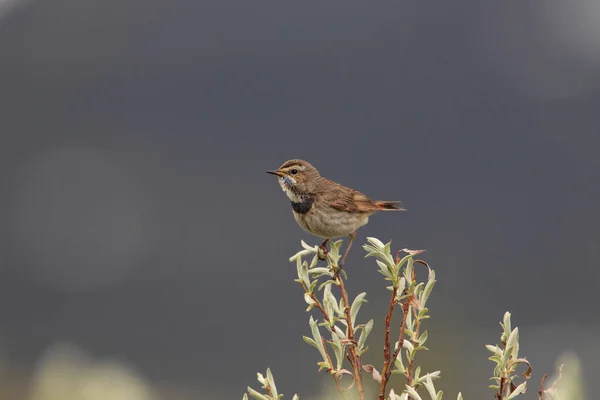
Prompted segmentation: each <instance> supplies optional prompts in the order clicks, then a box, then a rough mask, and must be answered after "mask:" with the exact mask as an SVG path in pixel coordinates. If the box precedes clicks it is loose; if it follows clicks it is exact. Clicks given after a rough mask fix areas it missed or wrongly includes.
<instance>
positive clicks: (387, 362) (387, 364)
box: [379, 286, 398, 400]
mask: <svg viewBox="0 0 600 400" xmlns="http://www.w3.org/2000/svg"><path fill="white" fill-rule="evenodd" d="M397 293H398V287H397V286H394V287H393V288H392V297H391V298H390V306H389V308H388V313H387V315H386V316H385V339H384V340H383V369H382V371H381V384H380V385H379V400H384V399H385V387H386V386H387V383H388V379H389V377H390V374H388V370H390V371H391V369H392V365H393V362H394V361H396V359H393V360H392V359H391V358H390V323H391V321H392V314H393V313H394V308H395V307H396V302H397V300H396V294H397Z"/></svg>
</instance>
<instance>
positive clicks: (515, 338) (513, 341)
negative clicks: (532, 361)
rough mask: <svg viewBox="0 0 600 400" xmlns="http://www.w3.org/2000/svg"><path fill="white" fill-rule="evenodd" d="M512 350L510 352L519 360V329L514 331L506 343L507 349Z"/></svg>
mask: <svg viewBox="0 0 600 400" xmlns="http://www.w3.org/2000/svg"><path fill="white" fill-rule="evenodd" d="M509 347H510V348H512V351H511V352H510V353H511V354H510V355H511V356H512V357H513V358H519V328H515V329H513V330H512V332H511V333H510V335H509V336H508V340H507V341H506V348H507V349H508V348H509Z"/></svg>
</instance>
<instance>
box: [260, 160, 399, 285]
mask: <svg viewBox="0 0 600 400" xmlns="http://www.w3.org/2000/svg"><path fill="white" fill-rule="evenodd" d="M267 173H269V174H273V175H276V176H277V177H278V178H279V185H280V186H281V189H282V190H283V191H284V192H285V194H286V195H287V197H288V198H289V199H290V201H291V203H292V211H293V213H294V219H295V220H296V222H297V223H298V225H300V227H302V228H303V229H304V230H305V231H307V232H309V233H311V234H313V235H315V236H318V237H321V238H324V239H325V240H324V241H323V243H321V245H320V246H319V248H320V250H321V252H322V254H323V255H324V256H323V257H322V258H325V257H326V255H327V252H328V250H327V243H328V242H329V240H330V239H333V238H337V237H342V236H348V237H349V238H350V242H349V243H348V247H347V248H346V251H345V252H344V256H343V257H342V261H341V262H340V264H339V268H338V272H336V276H337V273H339V270H341V268H342V267H343V265H344V263H345V262H346V257H347V256H348V252H349V251H350V247H352V242H353V241H354V238H355V237H356V230H357V229H358V228H360V227H361V226H363V225H366V224H367V222H369V217H370V216H371V215H373V214H375V213H376V212H377V211H388V210H393V211H403V210H404V208H402V207H400V204H399V202H398V201H373V200H371V199H370V198H368V197H367V196H365V195H364V194H362V193H360V192H359V191H357V190H354V189H350V188H348V187H346V186H343V185H340V184H339V183H336V182H333V181H331V180H329V179H327V178H324V177H322V176H321V174H319V171H317V169H316V168H315V167H313V166H312V165H311V164H310V163H309V162H307V161H304V160H289V161H286V162H285V163H283V165H281V167H279V168H278V169H277V170H275V171H267Z"/></svg>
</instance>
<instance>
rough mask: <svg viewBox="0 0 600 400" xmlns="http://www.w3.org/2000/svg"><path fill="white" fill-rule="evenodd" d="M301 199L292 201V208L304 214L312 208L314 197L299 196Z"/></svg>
mask: <svg viewBox="0 0 600 400" xmlns="http://www.w3.org/2000/svg"><path fill="white" fill-rule="evenodd" d="M300 200H301V201H298V202H296V201H292V202H291V203H292V209H293V210H294V212H297V213H298V214H306V213H307V212H309V211H310V209H311V208H312V205H313V203H314V201H315V198H314V197H312V196H307V197H301V198H300Z"/></svg>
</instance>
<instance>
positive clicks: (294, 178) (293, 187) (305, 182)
mask: <svg viewBox="0 0 600 400" xmlns="http://www.w3.org/2000/svg"><path fill="white" fill-rule="evenodd" d="M267 173H268V174H272V175H276V176H278V177H279V184H280V185H281V189H282V190H283V191H284V192H285V193H286V194H287V195H288V197H289V198H290V200H292V201H299V200H298V197H302V196H304V195H307V194H310V193H312V192H313V191H314V187H315V184H316V182H317V180H318V178H319V177H320V176H321V175H320V174H319V171H317V169H316V168H315V167H313V166H312V165H311V164H310V163H309V162H307V161H304V160H289V161H286V162H284V163H283V164H282V165H281V167H279V168H278V169H276V170H275V171H267Z"/></svg>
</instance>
